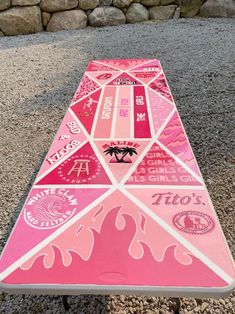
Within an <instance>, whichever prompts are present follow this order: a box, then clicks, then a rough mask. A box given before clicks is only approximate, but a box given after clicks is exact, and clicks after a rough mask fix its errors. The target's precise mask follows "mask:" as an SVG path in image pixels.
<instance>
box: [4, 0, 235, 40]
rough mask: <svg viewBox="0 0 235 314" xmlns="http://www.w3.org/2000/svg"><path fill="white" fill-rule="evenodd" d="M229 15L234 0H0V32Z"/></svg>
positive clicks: (19, 32) (49, 29)
mask: <svg viewBox="0 0 235 314" xmlns="http://www.w3.org/2000/svg"><path fill="white" fill-rule="evenodd" d="M198 14H199V15H200V16H203V17H220V16H221V17H233V16H235V1H234V0H207V1H205V0H0V36H4V35H20V34H31V33H37V32H41V31H43V30H46V31H49V32H54V31H59V30H68V29H79V28H85V27H86V26H88V25H91V26H107V25H109V26H114V25H119V24H124V23H138V22H145V21H148V20H157V21H160V20H168V19H172V18H173V19H177V18H179V17H194V16H196V15H198Z"/></svg>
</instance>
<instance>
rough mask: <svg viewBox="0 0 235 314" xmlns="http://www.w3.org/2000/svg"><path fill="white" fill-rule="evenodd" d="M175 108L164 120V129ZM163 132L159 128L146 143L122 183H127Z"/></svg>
mask: <svg viewBox="0 0 235 314" xmlns="http://www.w3.org/2000/svg"><path fill="white" fill-rule="evenodd" d="M174 112H175V109H174V108H173V110H172V112H170V114H169V115H168V117H167V118H166V120H165V121H164V123H163V124H162V128H163V129H164V127H165V124H167V123H168V121H169V120H170V119H171V117H172V115H173V114H174ZM161 132H162V130H161V128H159V130H158V132H157V133H156V135H155V136H154V137H152V138H150V139H149V140H150V142H149V143H148V144H147V145H146V147H145V148H144V149H143V151H142V153H141V154H140V155H139V157H138V158H137V159H136V161H135V162H134V163H133V164H132V166H131V167H130V169H129V170H128V172H127V173H126V174H125V176H124V177H123V178H122V180H121V181H120V185H122V184H125V182H126V181H127V180H128V179H129V177H130V176H131V175H132V173H133V172H134V170H135V169H136V168H137V166H138V165H139V163H140V162H141V161H142V159H143V158H144V157H145V155H146V154H147V152H148V151H149V150H150V148H151V147H152V145H153V144H154V143H155V141H156V139H157V137H158V136H159V134H160V133H161ZM135 140H136V139H135ZM144 140H145V141H148V139H144Z"/></svg>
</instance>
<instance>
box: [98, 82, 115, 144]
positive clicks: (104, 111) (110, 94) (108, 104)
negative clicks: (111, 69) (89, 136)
mask: <svg viewBox="0 0 235 314" xmlns="http://www.w3.org/2000/svg"><path fill="white" fill-rule="evenodd" d="M115 95H116V87H109V86H108V87H105V89H104V94H103V99H102V103H101V106H100V109H99V116H98V120H97V124H96V129H95V138H104V137H110V133H111V126H112V120H113V110H114V104H115Z"/></svg>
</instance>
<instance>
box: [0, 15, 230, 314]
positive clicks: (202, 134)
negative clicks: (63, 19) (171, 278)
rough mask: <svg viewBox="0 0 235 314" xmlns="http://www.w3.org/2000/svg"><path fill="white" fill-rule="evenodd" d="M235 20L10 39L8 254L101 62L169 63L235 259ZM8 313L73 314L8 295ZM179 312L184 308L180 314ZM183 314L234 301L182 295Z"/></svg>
mask: <svg viewBox="0 0 235 314" xmlns="http://www.w3.org/2000/svg"><path fill="white" fill-rule="evenodd" d="M233 22H234V20H230V19H208V20H202V19H191V20H190V19H187V20H184V19H180V20H178V21H169V22H166V23H162V24H153V23H151V24H139V25H133V26H132V25H123V26H120V27H115V28H112V27H105V28H102V29H93V28H87V29H84V30H79V31H68V32H66V31H64V32H58V33H51V34H49V33H41V34H35V35H30V36H18V37H11V38H10V37H8V38H1V39H0V47H1V48H0V64H1V71H0V90H1V93H0V106H1V124H0V138H1V145H0V149H1V162H0V170H1V182H0V184H1V202H0V204H1V205H0V206H1V210H0V240H1V248H2V246H3V244H4V243H5V241H6V238H7V236H8V234H9V230H10V229H11V228H12V226H13V224H14V222H15V219H16V217H17V215H18V214H19V211H20V208H21V206H22V204H23V202H24V200H25V197H26V195H27V193H28V191H29V189H30V186H31V184H32V182H33V180H34V178H35V176H36V173H37V172H38V170H39V168H40V164H41V162H42V160H43V159H44V157H45V154H46V152H47V150H48V149H49V146H50V143H51V142H52V140H53V137H54V135H55V132H56V131H57V129H58V127H59V124H60V121H61V119H62V117H63V115H64V113H65V112H66V110H67V107H68V105H69V100H70V99H71V98H72V96H73V94H74V92H75V89H76V87H77V85H78V84H79V81H80V79H81V77H82V75H83V72H84V70H85V68H86V65H87V63H88V61H89V60H91V59H101V58H102V59H105V58H107V59H109V58H137V57H140V58H141V57H143V58H159V59H160V60H161V62H162V65H163V67H164V70H165V73H166V76H167V78H168V81H169V83H170V86H171V90H172V92H173V95H174V98H175V101H176V103H177V106H178V109H179V112H180V114H181V117H182V120H183V123H184V126H185V128H186V131H187V134H188V136H189V139H190V142H191V145H192V147H193V149H194V152H195V155H196V158H197V160H198V163H199V166H200V168H201V171H202V174H203V176H204V179H205V181H206V184H207V187H208V189H209V192H210V195H211V197H212V200H213V203H214V205H215V208H216V211H217V214H218V216H219V219H220V222H221V225H222V228H223V230H224V233H225V235H226V238H227V240H228V244H229V246H230V248H231V250H232V253H233V256H235V232H234V226H235V218H234V217H235V214H234V208H233V205H234V204H233V201H234V198H233V199H232V189H233V179H234V172H235V171H234V163H235V159H234V155H233V153H234V151H233V149H234V148H235V147H234V139H235V134H234V118H235V115H234V112H235V110H234V103H233V100H234V98H233V97H234V94H233V93H232V89H233V86H232V81H233V79H234V72H233V65H232V61H233V60H234V39H235V36H234V35H235V34H234V28H233V27H234V24H233ZM68 300H69V303H70V305H71V309H70V313H80V314H81V313H120V314H121V313H123V314H124V313H148V314H153V313H161V314H164V313H165V314H167V313H174V310H175V309H176V302H175V300H174V299H167V298H155V297H152V298H151V297H137V296H90V295H86V296H77V297H69V299H68ZM0 312H1V313H47V314H50V313H63V312H64V310H63V307H62V303H61V297H58V296H19V295H15V296H11V295H6V294H2V295H0ZM175 313H177V310H176V311H175ZM179 313H218V314H219V313H235V293H234V294H232V295H230V297H228V298H224V299H219V300H215V299H202V300H195V299H181V307H180V311H179Z"/></svg>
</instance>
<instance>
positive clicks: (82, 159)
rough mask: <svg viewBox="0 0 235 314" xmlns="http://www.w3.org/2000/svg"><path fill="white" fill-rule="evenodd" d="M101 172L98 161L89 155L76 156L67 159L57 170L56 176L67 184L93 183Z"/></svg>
mask: <svg viewBox="0 0 235 314" xmlns="http://www.w3.org/2000/svg"><path fill="white" fill-rule="evenodd" d="M100 172H101V164H100V163H99V161H98V159H97V158H95V157H92V156H89V155H76V156H72V157H70V158H68V159H67V160H66V161H64V162H63V163H62V164H61V165H60V167H59V168H58V175H59V176H60V177H61V179H62V180H64V181H65V182H67V183H72V184H73V183H74V184H78V183H79V184H86V183H94V182H95V179H96V177H97V176H98V175H100Z"/></svg>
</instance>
